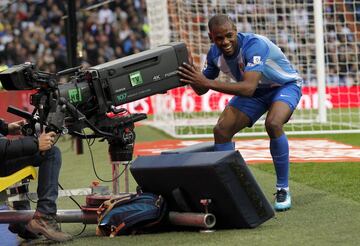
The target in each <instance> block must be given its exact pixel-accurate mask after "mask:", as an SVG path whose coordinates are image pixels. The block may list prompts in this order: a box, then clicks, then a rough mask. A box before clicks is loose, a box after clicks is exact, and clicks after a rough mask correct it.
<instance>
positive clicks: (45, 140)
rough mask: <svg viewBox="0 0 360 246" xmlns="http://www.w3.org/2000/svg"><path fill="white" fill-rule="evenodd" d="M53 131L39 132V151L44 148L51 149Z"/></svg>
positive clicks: (53, 138)
mask: <svg viewBox="0 0 360 246" xmlns="http://www.w3.org/2000/svg"><path fill="white" fill-rule="evenodd" d="M55 136H56V133H55V132H48V133H45V132H43V133H41V135H40V136H39V139H38V140H39V151H40V152H44V151H46V150H49V149H51V147H52V146H53V144H54V143H55Z"/></svg>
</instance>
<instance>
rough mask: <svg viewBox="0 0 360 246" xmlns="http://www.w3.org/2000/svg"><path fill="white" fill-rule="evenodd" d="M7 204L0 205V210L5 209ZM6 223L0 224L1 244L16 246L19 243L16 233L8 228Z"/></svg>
mask: <svg viewBox="0 0 360 246" xmlns="http://www.w3.org/2000/svg"><path fill="white" fill-rule="evenodd" d="M7 209H8V207H7V206H0V210H7ZM8 226H9V225H8V224H0V240H1V245H3V246H16V245H18V244H19V242H18V239H17V235H16V234H14V233H12V232H10V231H9V230H8Z"/></svg>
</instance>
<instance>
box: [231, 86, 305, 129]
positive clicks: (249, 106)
mask: <svg viewBox="0 0 360 246" xmlns="http://www.w3.org/2000/svg"><path fill="white" fill-rule="evenodd" d="M300 98H301V88H300V87H299V86H297V85H296V83H289V84H285V85H283V86H279V87H273V88H257V89H256V90H255V92H254V95H253V96H252V97H243V96H234V97H233V98H231V100H230V101H229V104H228V105H230V106H233V107H235V108H237V109H238V110H240V111H241V112H243V113H244V114H246V115H247V116H248V117H249V118H250V121H251V126H252V125H253V124H254V123H255V122H256V121H257V120H258V119H259V118H260V117H261V116H262V115H263V114H264V113H265V112H266V111H268V109H269V108H270V106H271V105H272V104H273V103H274V102H276V101H282V102H284V103H286V104H287V105H289V107H290V109H291V111H294V110H295V108H296V106H297V104H298V103H299V100H300Z"/></svg>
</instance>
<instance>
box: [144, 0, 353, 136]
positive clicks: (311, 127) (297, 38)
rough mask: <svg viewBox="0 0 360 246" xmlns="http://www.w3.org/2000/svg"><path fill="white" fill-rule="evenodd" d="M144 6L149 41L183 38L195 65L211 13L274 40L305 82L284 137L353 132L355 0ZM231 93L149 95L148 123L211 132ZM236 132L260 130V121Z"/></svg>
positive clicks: (153, 1)
mask: <svg viewBox="0 0 360 246" xmlns="http://www.w3.org/2000/svg"><path fill="white" fill-rule="evenodd" d="M147 9H148V20H149V25H150V43H151V45H152V46H157V45H160V44H163V43H166V42H170V41H183V42H185V43H186V44H187V45H188V48H189V50H190V52H191V54H192V56H193V58H194V62H195V64H196V66H198V67H199V68H202V67H203V65H204V62H205V59H206V54H207V51H208V49H209V47H210V42H209V39H208V34H207V32H208V29H207V22H208V20H209V18H210V17H211V16H212V15H214V14H216V13H225V14H228V15H230V16H231V18H232V19H233V20H234V21H235V22H236V25H237V29H238V31H240V32H253V33H257V34H262V35H265V36H267V37H268V38H269V39H271V40H272V41H273V42H274V43H276V44H277V45H278V46H279V47H280V48H281V49H282V50H283V51H284V53H285V54H286V55H287V57H288V59H289V60H290V61H291V62H292V63H293V64H294V65H295V67H296V68H297V70H298V71H299V72H300V74H301V76H302V77H303V78H304V80H305V83H304V86H303V89H302V92H303V96H302V98H301V100H300V103H299V105H298V108H297V110H295V112H294V114H293V115H292V117H291V119H290V121H289V122H288V123H287V124H286V127H285V130H286V132H287V133H288V134H317V133H338V132H360V85H359V84H360V71H359V66H360V63H359V59H360V51H359V48H360V43H359V41H360V32H359V31H358V30H359V28H360V1H346V0H332V1H328V0H323V1H298V0H287V1H280V0H226V1H225V0H191V1H189V0H183V1H180V0H148V1H147ZM221 80H223V81H229V80H230V78H227V77H225V76H224V75H221ZM231 97H232V96H231V95H226V94H223V93H219V92H215V91H209V92H208V93H207V94H205V95H203V96H201V97H199V96H197V95H196V94H195V93H194V92H193V90H192V89H191V88H190V87H188V86H187V87H181V88H176V89H173V90H171V91H168V93H166V94H162V95H156V96H153V97H152V99H151V100H152V104H153V110H154V121H153V126H155V127H158V128H159V129H161V130H164V131H165V132H167V133H168V134H170V135H172V136H174V137H180V138H191V137H209V136H212V128H213V126H214V124H215V123H216V120H217V118H218V116H219V114H220V113H221V111H222V110H223V109H224V107H225V105H226V103H227V102H228V100H229V99H230V98H231ZM239 134H240V135H241V136H243V135H264V134H266V132H265V129H264V118H262V119H260V120H259V121H258V122H257V123H256V124H255V125H254V126H253V127H252V128H247V129H244V130H243V131H242V132H241V133H239Z"/></svg>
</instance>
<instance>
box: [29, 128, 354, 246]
mask: <svg viewBox="0 0 360 246" xmlns="http://www.w3.org/2000/svg"><path fill="white" fill-rule="evenodd" d="M136 133H137V142H141V141H154V140H160V139H167V138H169V137H168V136H166V135H164V134H163V133H161V132H159V131H157V130H154V129H152V128H150V127H147V126H140V127H137V128H136ZM298 137H299V136H297V138H298ZM303 137H304V138H306V136H303ZM311 137H320V138H321V137H327V138H330V139H333V140H336V141H340V142H343V143H348V144H352V145H356V146H360V134H338V135H327V136H322V135H318V136H311ZM70 144H71V142H70V141H69V140H68V139H67V140H66V139H60V140H59V142H58V146H59V147H60V148H61V149H62V151H63V167H62V171H61V177H60V183H61V185H62V186H64V188H65V189H70V188H81V187H88V186H89V185H90V183H91V181H92V180H96V177H95V175H94V172H93V170H92V165H91V158H90V155H89V151H88V149H87V146H86V145H85V142H84V153H85V154H84V155H75V153H74V151H73V150H71V147H70ZM315 147H316V146H315ZM107 148H108V147H107V144H106V143H105V142H102V143H99V142H95V143H94V145H93V146H92V152H93V156H94V161H95V166H96V171H97V172H98V174H99V176H101V177H102V178H104V179H111V166H110V164H109V161H108V160H109V159H108V153H107V152H108V149H107ZM250 169H251V171H252V173H253V174H254V176H255V178H256V180H257V181H258V183H259V185H260V186H261V188H262V190H263V192H264V193H265V194H266V196H267V197H268V199H269V200H270V201H271V202H272V200H273V192H274V182H275V175H274V169H273V166H272V165H269V164H257V165H250ZM290 172H291V174H290V185H291V191H292V198H293V207H292V209H291V210H289V211H287V212H282V213H276V216H275V218H273V219H271V220H269V221H267V222H265V223H263V224H262V225H260V226H259V227H257V228H255V229H242V230H219V231H215V232H213V233H201V232H199V231H197V230H195V231H184V232H168V233H156V234H146V235H135V236H121V237H116V238H104V237H96V236H95V225H88V226H87V228H86V229H85V231H84V232H83V233H82V234H81V235H80V236H77V237H75V238H74V240H73V241H71V242H68V243H65V244H64V245H87V246H90V245H115V244H117V245H132V246H133V245H359V243H360V233H359V231H360V192H359V187H360V163H358V162H353V163H296V164H291V171H290ZM34 183H36V182H34ZM122 184H123V181H122V180H121V181H120V186H121V187H120V189H123V188H124V187H123V186H122ZM32 185H33V186H35V184H32ZM109 186H110V187H111V183H109ZM135 187H136V184H135V183H134V181H133V180H132V181H131V185H130V191H134V190H135ZM32 188H35V187H32ZM76 200H77V201H78V202H79V203H80V204H84V202H85V198H84V197H76ZM58 208H59V209H68V208H77V207H76V205H75V204H74V203H73V202H72V201H71V200H70V199H69V198H60V199H59V202H58ZM61 227H62V229H63V230H64V231H66V232H69V233H71V234H73V235H75V234H77V233H79V232H80V231H81V230H82V228H83V225H82V224H62V225H61Z"/></svg>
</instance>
